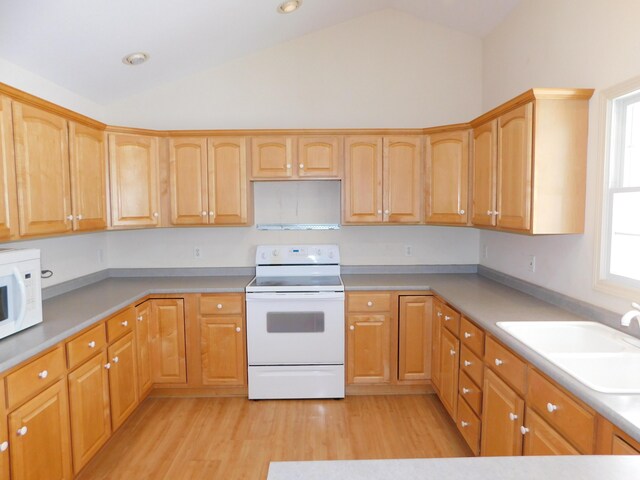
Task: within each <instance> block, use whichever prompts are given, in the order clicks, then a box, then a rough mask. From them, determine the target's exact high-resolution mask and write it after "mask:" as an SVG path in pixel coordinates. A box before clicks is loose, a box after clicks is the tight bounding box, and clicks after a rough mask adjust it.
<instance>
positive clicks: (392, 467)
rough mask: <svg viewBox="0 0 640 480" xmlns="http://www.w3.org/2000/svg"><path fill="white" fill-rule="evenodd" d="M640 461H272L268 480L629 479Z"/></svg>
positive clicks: (612, 458) (620, 458)
mask: <svg viewBox="0 0 640 480" xmlns="http://www.w3.org/2000/svg"><path fill="white" fill-rule="evenodd" d="M638 472H640V458H639V457H631V456H630V457H626V456H579V457H574V456H556V457H478V458H439V459H407V460H341V461H320V462H271V464H270V465H269V475H268V476H267V480H326V479H331V480H400V479H403V480H404V479H411V480H441V479H444V478H446V479H448V480H513V479H515V478H517V479H519V480H569V479H580V480H604V479H606V480H629V479H632V478H638Z"/></svg>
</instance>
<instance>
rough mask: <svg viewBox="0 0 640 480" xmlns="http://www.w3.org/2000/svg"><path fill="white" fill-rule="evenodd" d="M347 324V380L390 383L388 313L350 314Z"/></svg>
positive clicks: (389, 323) (351, 381)
mask: <svg viewBox="0 0 640 480" xmlns="http://www.w3.org/2000/svg"><path fill="white" fill-rule="evenodd" d="M347 328H348V331H347V383H350V384H354V383H369V384H372V383H389V382H390V381H391V363H390V362H391V358H390V357H391V352H390V350H391V316H390V315H389V314H388V313H371V314H349V315H348V317H347Z"/></svg>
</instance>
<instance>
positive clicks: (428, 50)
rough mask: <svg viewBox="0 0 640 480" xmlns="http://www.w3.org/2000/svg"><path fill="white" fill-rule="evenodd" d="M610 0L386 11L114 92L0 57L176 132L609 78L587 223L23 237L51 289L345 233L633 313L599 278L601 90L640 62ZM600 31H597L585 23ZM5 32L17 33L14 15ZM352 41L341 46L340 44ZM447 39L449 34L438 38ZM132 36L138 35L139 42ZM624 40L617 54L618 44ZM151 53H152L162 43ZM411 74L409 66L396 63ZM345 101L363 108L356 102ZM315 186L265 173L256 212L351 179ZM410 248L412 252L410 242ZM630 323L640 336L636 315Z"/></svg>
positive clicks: (14, 77) (117, 116)
mask: <svg viewBox="0 0 640 480" xmlns="http://www.w3.org/2000/svg"><path fill="white" fill-rule="evenodd" d="M601 3H602V2H595V1H592V2H569V1H567V2H561V5H558V4H557V2H553V3H552V2H533V1H524V2H520V3H519V4H518V5H517V6H516V7H514V10H513V11H512V12H511V13H509V14H508V16H507V17H506V18H505V21H504V22H503V23H501V24H499V25H498V26H497V27H496V28H495V29H494V30H493V31H491V32H490V33H488V35H486V36H485V37H484V38H478V37H477V36H473V35H468V34H462V33H459V32H456V31H453V30H450V29H446V28H443V27H441V26H438V25H435V24H433V23H430V22H428V21H424V20H422V19H420V18H419V17H417V16H414V15H411V14H408V13H406V12H403V11H400V10H382V11H378V12H373V13H369V14H367V15H364V16H360V17H357V18H353V19H351V20H348V21H345V23H341V24H338V25H335V26H330V27H327V28H326V29H321V30H318V31H316V32H314V33H311V34H309V35H306V36H303V37H300V38H297V39H294V40H290V41H289V42H285V43H282V44H278V45H274V46H273V47H270V48H267V49H266V50H263V51H259V52H257V53H253V54H249V55H246V56H244V57H242V58H240V59H237V60H235V61H231V62H229V63H228V64H223V65H221V66H218V67H216V68H211V69H209V70H206V71H205V72H204V73H202V74H200V75H196V74H194V75H192V76H189V77H187V78H185V79H183V80H174V81H170V82H168V83H167V84H165V85H160V86H157V87H153V88H151V89H149V91H146V92H145V91H142V92H140V93H136V94H134V95H132V96H129V97H128V98H126V99H122V100H111V99H108V98H107V97H106V95H107V93H105V97H104V98H101V101H99V102H97V101H91V100H88V99H87V98H85V97H84V96H83V95H82V94H81V92H80V88H78V90H77V91H74V89H70V90H65V89H63V88H61V87H59V86H58V85H56V83H62V81H61V80H58V81H57V82H54V81H49V80H45V79H43V78H42V76H37V75H36V74H34V73H32V72H30V71H29V70H30V69H33V70H36V67H37V65H34V66H32V67H31V68H26V67H19V66H17V65H15V64H14V63H12V62H11V59H9V58H6V59H3V60H1V61H0V68H1V70H0V71H1V72H2V74H1V77H0V80H1V81H2V82H3V83H6V84H8V85H11V86H14V87H17V88H20V89H22V90H24V91H26V92H28V93H31V94H34V95H38V96H40V97H43V98H45V99H47V100H50V101H52V102H54V103H56V104H59V105H62V106H64V107H66V108H69V109H71V110H74V111H77V112H80V113H82V114H85V115H88V116H89V117H92V118H96V119H98V120H100V121H104V122H106V123H108V124H110V125H125V126H135V127H140V128H151V129H172V130H176V129H212V128H219V129H235V128H237V129H240V128H292V127H295V128H416V127H420V128H422V127H427V126H436V125H445V124H449V123H457V122H463V121H468V120H470V119H472V118H475V117H476V116H478V115H480V114H481V113H483V112H485V111H488V110H490V109H491V108H494V107H495V106H497V105H499V104H501V103H503V102H505V101H507V100H509V99H510V98H513V97H515V96H516V95H518V94H520V93H521V92H523V91H526V90H528V89H529V88H532V87H539V86H551V87H557V86H565V87H589V88H595V89H596V93H595V96H594V98H593V99H592V100H591V102H590V116H589V121H590V124H589V125H590V128H589V137H588V138H589V140H588V142H589V143H588V157H587V158H588V160H587V162H588V163H587V165H588V169H587V211H586V228H585V233H584V234H582V235H567V236H549V237H546V236H542V237H529V236H522V235H514V234H507V233H500V232H494V231H487V230H477V229H472V228H453V227H437V226H343V227H342V228H341V229H340V230H336V231H326V232H320V231H304V232H295V231H294V232H289V231H275V232H274V231H262V230H257V229H256V228H255V227H253V226H252V227H226V228H202V229H196V228H191V229H189V228H170V229H145V230H123V231H112V232H107V233H104V232H101V233H91V234H84V235H69V236H64V237H52V238H47V239H42V240H33V241H22V242H18V243H16V244H12V246H17V247H18V248H30V247H34V248H40V249H41V250H42V258H43V268H47V269H50V270H52V271H53V272H54V276H53V277H52V278H51V279H48V280H44V281H43V286H44V287H48V286H53V285H57V284H59V283H62V282H65V281H68V280H72V279H75V278H79V277H84V276H86V275H92V274H96V272H101V271H103V270H104V269H106V268H112V269H140V268H213V267H225V268H229V269H233V268H237V267H244V268H246V267H251V266H252V265H254V261H255V258H254V249H255V246H256V245H260V244H279V243H305V244H313V243H333V244H339V245H340V247H341V256H342V259H343V264H344V265H350V266H363V267H364V266H368V265H374V266H375V265H380V264H381V263H383V264H384V265H402V266H420V265H476V264H480V265H483V266H485V267H488V268H491V269H493V270H497V271H499V272H502V273H505V274H507V275H511V276H513V277H516V278H520V279H523V280H526V281H528V282H531V283H533V284H536V285H543V286H545V287H546V288H548V289H551V290H554V291H556V292H560V293H562V294H564V295H568V296H570V297H573V298H576V299H578V300H581V301H584V302H587V303H590V304H594V305H597V306H600V307H602V308H606V309H608V310H611V311H614V312H617V313H620V314H621V313H623V312H625V311H627V310H628V308H629V301H628V300H626V299H621V298H619V297H615V296H612V295H608V294H605V293H602V292H600V291H598V290H595V289H593V287H592V278H593V273H592V266H591V265H592V263H593V262H592V259H593V257H594V255H595V237H596V229H597V227H596V217H595V210H596V205H595V198H596V197H597V191H598V186H597V182H596V177H597V176H598V162H599V160H598V158H599V133H598V132H599V123H600V122H601V120H600V115H599V112H598V98H599V97H598V95H599V91H600V90H601V89H606V88H609V87H611V86H612V85H616V84H619V83H620V82H624V81H626V80H627V79H629V78H631V77H633V76H635V75H637V71H638V68H637V67H638V66H637V65H636V64H634V63H633V62H632V61H631V62H630V61H628V60H626V59H629V58H631V59H633V58H635V57H634V55H633V52H635V51H636V49H637V42H638V34H637V33H636V32H635V29H634V27H633V25H632V22H631V20H630V19H632V18H633V17H634V15H633V12H635V9H637V8H638V7H637V6H636V5H635V4H633V2H619V3H617V2H616V3H614V4H608V5H602V4H601ZM304 6H305V7H311V6H313V3H312V2H305V4H304ZM272 10H275V7H274V8H273V9H272ZM549 11H552V12H553V16H552V17H551V18H550V16H549V14H548V12H549ZM298 13H300V14H302V13H304V10H302V9H301V10H300V12H298ZM43 14H44V12H43ZM3 17H4V16H3ZM5 18H8V17H5ZM604 19H610V20H609V21H607V22H605V21H604ZM612 25H615V27H612ZM585 28H589V29H590V35H588V36H585V35H584V34H583V33H584V30H585ZM3 31H7V32H8V31H10V30H9V29H7V30H5V28H4V26H3ZM380 32H385V34H384V35H381V34H380ZM359 38H366V39H367V43H366V44H362V42H360V41H358V39H359ZM8 42H9V41H8V40H7V41H4V40H3V42H2V43H3V44H6V43H8ZM337 45H339V46H340V51H341V55H337V53H336V48H337V47H336V46H337ZM433 45H440V46H442V45H446V47H445V46H442V47H439V48H438V49H434V48H433ZM131 48H132V47H131V46H129V45H127V46H126V48H125V50H126V49H129V50H130V49H131ZM443 51H446V56H445V57H446V58H443V57H442V55H441V54H442V52H443ZM612 51H616V52H617V54H616V55H611V54H610V52H612ZM124 53H125V52H122V54H124ZM151 53H152V60H153V59H155V58H156V57H155V56H154V55H155V52H151ZM0 56H2V55H0ZM118 58H120V57H118ZM318 59H326V60H325V61H326V64H324V65H323V67H324V71H327V72H330V75H327V76H326V77H325V76H322V77H317V76H316V75H315V73H314V72H317V71H318V64H317V63H316V62H317V61H318ZM424 59H426V60H427V61H424ZM17 60H18V59H17V58H16V60H14V62H15V63H18V61H17ZM151 65H152V63H149V65H148V66H151ZM505 65H506V66H508V69H506V68H505ZM143 67H144V66H143ZM265 69H266V70H265ZM256 70H258V71H260V70H263V74H264V77H265V82H264V83H261V88H260V89H257V88H255V85H252V83H251V79H252V78H255V73H251V72H255V71H256ZM399 71H400V72H402V71H408V72H409V74H406V75H397V72H399ZM127 75H129V73H127ZM45 77H46V76H45ZM292 79H294V80H295V82H294V84H293V85H292V84H291V81H292ZM364 79H366V83H363V82H365V80H364ZM321 87H322V88H321ZM213 91H220V92H225V93H224V94H219V95H215V94H213V93H211V92H213ZM265 91H266V92H269V93H268V94H266V95H265V93H264V92H265ZM390 91H393V94H390V93H389V92H390ZM319 92H322V93H321V94H320V93H319ZM86 95H87V96H89V97H91V95H90V94H89V93H87V94H86ZM318 95H321V96H318ZM371 98H376V102H372V101H371ZM105 105H106V106H105ZM344 105H349V106H350V107H349V108H348V109H347V111H345V109H344ZM242 112H246V113H245V114H244V116H243V113H242ZM283 112H286V113H283ZM337 112H339V114H337ZM301 183H302V182H293V183H292V184H283V183H278V184H276V183H271V182H268V183H264V184H262V183H260V184H258V183H256V184H255V185H254V197H255V198H254V205H255V212H254V216H255V223H268V224H275V223H311V222H317V223H321V224H332V223H339V221H340V203H339V198H340V197H339V194H340V186H339V182H331V181H329V182H311V183H309V184H301ZM291 198H295V199H296V202H295V204H293V203H292V202H291ZM319 205H320V206H322V208H319V207H318V206H319ZM307 209H308V210H312V211H307ZM7 245H8V244H7ZM407 246H409V247H411V249H410V251H411V255H406V252H407V249H406V248H405V247H407ZM196 247H200V248H201V253H202V255H201V256H199V257H196V256H195V255H194V250H195V249H196ZM529 255H535V256H536V259H537V265H536V271H535V272H529V270H528V268H527V263H528V259H527V257H528V256H529ZM381 259H384V261H381ZM125 273H126V272H125ZM631 328H632V329H633V331H635V332H636V334H637V332H638V330H637V328H638V326H637V324H633V325H632V327H631Z"/></svg>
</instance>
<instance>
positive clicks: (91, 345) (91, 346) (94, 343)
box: [89, 340, 96, 348]
mask: <svg viewBox="0 0 640 480" xmlns="http://www.w3.org/2000/svg"><path fill="white" fill-rule="evenodd" d="M89 348H96V342H94V341H93V340H91V341H90V342H89Z"/></svg>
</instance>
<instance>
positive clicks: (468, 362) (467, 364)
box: [464, 360, 473, 367]
mask: <svg viewBox="0 0 640 480" xmlns="http://www.w3.org/2000/svg"><path fill="white" fill-rule="evenodd" d="M471 365H473V362H470V361H469V360H465V361H464V366H465V367H470V366H471Z"/></svg>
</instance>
